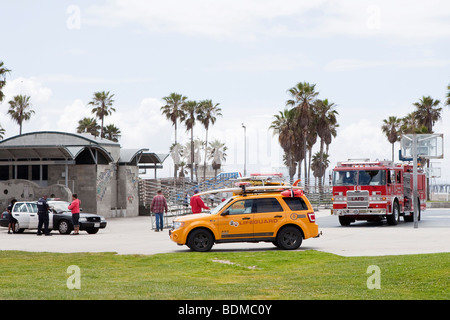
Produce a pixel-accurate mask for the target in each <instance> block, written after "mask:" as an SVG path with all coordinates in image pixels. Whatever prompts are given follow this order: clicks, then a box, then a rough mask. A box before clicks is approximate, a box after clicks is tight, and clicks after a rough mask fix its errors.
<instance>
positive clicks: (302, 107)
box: [286, 82, 319, 177]
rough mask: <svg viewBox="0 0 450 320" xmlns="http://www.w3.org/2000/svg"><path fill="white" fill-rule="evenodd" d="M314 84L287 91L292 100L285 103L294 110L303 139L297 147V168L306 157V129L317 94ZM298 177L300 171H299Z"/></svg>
mask: <svg viewBox="0 0 450 320" xmlns="http://www.w3.org/2000/svg"><path fill="white" fill-rule="evenodd" d="M315 87H316V85H315V84H309V83H308V82H299V83H297V85H296V86H294V87H292V88H291V89H289V90H288V92H289V93H290V95H291V97H292V99H289V100H287V101H286V105H287V106H291V107H293V108H295V109H296V112H297V125H298V127H299V130H300V131H301V137H302V138H303V139H302V140H299V141H303V145H299V150H297V151H298V152H297V154H296V160H297V161H298V162H299V167H300V165H301V162H302V161H303V159H305V155H306V139H305V137H306V136H307V134H308V133H307V132H308V127H309V125H310V122H311V121H312V111H311V105H312V104H313V102H314V100H315V98H316V97H317V95H318V94H319V92H316V91H315ZM305 174H306V162H305ZM299 177H300V170H299Z"/></svg>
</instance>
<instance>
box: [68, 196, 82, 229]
mask: <svg viewBox="0 0 450 320" xmlns="http://www.w3.org/2000/svg"><path fill="white" fill-rule="evenodd" d="M80 205H81V201H80V199H78V195H77V194H76V193H74V194H73V195H72V203H71V204H70V205H69V210H70V211H72V222H73V228H74V233H73V234H75V235H77V234H79V232H80V222H79V220H80Z"/></svg>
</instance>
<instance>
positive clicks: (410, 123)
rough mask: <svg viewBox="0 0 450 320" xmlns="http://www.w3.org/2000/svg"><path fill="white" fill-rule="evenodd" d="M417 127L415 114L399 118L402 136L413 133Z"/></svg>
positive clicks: (411, 113)
mask: <svg viewBox="0 0 450 320" xmlns="http://www.w3.org/2000/svg"><path fill="white" fill-rule="evenodd" d="M418 126H419V124H418V122H417V117H416V114H415V112H410V113H408V114H407V115H406V116H405V117H403V118H401V126H400V131H401V133H402V134H412V133H415V131H416V128H417V127H418Z"/></svg>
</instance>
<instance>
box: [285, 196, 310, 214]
mask: <svg viewBox="0 0 450 320" xmlns="http://www.w3.org/2000/svg"><path fill="white" fill-rule="evenodd" d="M283 200H284V202H286V204H287V205H288V206H289V209H291V210H292V211H301V210H308V206H307V205H306V203H305V201H304V200H303V199H302V198H296V197H295V198H283Z"/></svg>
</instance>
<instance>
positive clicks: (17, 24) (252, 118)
mask: <svg viewBox="0 0 450 320" xmlns="http://www.w3.org/2000/svg"><path fill="white" fill-rule="evenodd" d="M0 28H1V30H2V33H1V42H0V61H3V62H4V64H5V67H7V68H8V69H11V72H10V74H9V75H8V76H7V78H6V80H7V85H6V87H5V88H4V90H3V91H4V93H5V95H6V98H5V100H4V101H3V103H2V104H0V124H1V125H2V126H3V128H4V129H5V130H6V134H5V138H8V137H11V136H15V135H17V134H18V133H19V127H18V125H17V124H15V123H14V122H12V120H11V119H10V117H9V116H8V115H7V110H8V107H9V105H8V101H9V100H11V99H12V97H13V96H14V95H17V94H26V95H29V96H31V103H32V109H33V110H34V111H35V114H34V115H33V117H32V119H31V120H30V121H28V122H25V123H24V125H23V131H24V132H33V131H43V130H54V131H67V132H76V127H77V125H78V121H79V120H81V119H82V118H84V117H92V116H93V115H92V114H91V109H92V108H91V107H90V106H88V103H89V102H90V101H91V100H92V97H93V94H94V92H97V91H110V92H111V93H112V94H114V100H115V101H114V108H115V109H116V112H115V113H114V114H113V115H112V116H110V117H107V118H106V119H105V124H110V123H112V124H115V125H116V126H117V127H119V129H120V130H121V132H122V137H121V139H120V143H121V146H122V147H123V148H126V149H130V148H147V149H149V151H150V152H155V153H168V152H169V148H170V145H171V144H172V143H173V142H174V139H175V135H174V130H173V126H172V124H171V123H170V122H169V121H168V120H166V119H165V118H164V117H163V116H162V114H161V111H160V107H161V106H162V105H163V100H162V98H163V97H165V96H168V95H169V94H170V93H172V92H177V93H181V94H183V95H185V96H187V97H188V98H189V99H191V100H204V99H211V100H212V101H213V102H214V103H219V104H220V108H221V109H222V114H223V116H222V117H219V118H218V119H217V122H216V124H215V125H214V126H213V127H212V128H211V129H210V131H209V139H208V140H209V141H211V140H213V139H219V140H221V141H222V142H225V143H226V146H227V148H228V150H227V160H226V162H225V163H224V170H225V171H241V172H243V169H244V141H245V136H244V132H246V139H247V172H248V173H257V172H259V173H266V172H275V171H282V172H283V170H284V169H283V168H282V167H283V164H282V155H283V152H282V150H281V148H280V147H279V145H278V142H277V136H273V132H272V131H271V130H269V126H270V124H271V122H272V121H273V119H274V118H273V116H274V115H275V114H277V113H278V112H279V111H282V110H283V109H284V108H285V106H286V100H288V99H289V98H290V97H289V95H288V92H287V91H288V89H289V88H291V87H293V86H295V85H296V84H297V83H299V82H309V83H311V84H316V91H318V92H319V93H320V94H319V96H318V98H320V99H328V100H329V101H330V102H333V103H335V105H336V111H337V112H338V113H339V115H338V123H339V128H338V134H337V137H336V138H335V139H334V140H333V142H332V144H331V145H330V150H329V153H330V168H329V169H330V170H331V169H332V168H333V167H334V166H335V165H336V163H337V162H338V161H343V160H347V159H354V158H358V159H361V158H370V159H371V160H376V159H379V160H383V159H390V158H391V145H390V143H389V142H388V141H387V139H386V137H385V136H384V135H383V133H382V132H381V125H382V122H383V119H387V118H388V117H389V116H397V117H403V116H405V115H406V114H408V113H409V112H412V111H414V106H413V103H414V102H417V101H418V100H419V99H420V98H421V97H422V96H431V97H432V98H434V99H439V100H441V107H442V108H443V112H442V120H441V121H439V122H437V123H436V124H435V127H434V131H435V132H437V133H443V134H444V143H445V145H444V155H447V157H444V159H441V160H433V167H435V168H440V171H441V174H440V175H441V178H439V179H437V182H448V183H450V162H449V160H448V159H449V158H448V156H449V154H448V152H449V150H450V149H449V147H450V144H449V141H450V139H449V138H447V137H449V134H450V126H449V125H448V122H449V121H450V107H448V106H445V105H444V101H445V97H446V94H447V86H448V85H449V84H450V2H448V1H447V0H430V1H416V0H408V1H406V0H401V1H396V0H389V1H384V0H382V1H378V0H372V1H365V0H343V1H342V0H341V1H331V0H315V1H302V0H276V1H274V0H239V1H237V0H164V1H153V0H147V1H144V0H127V1H123V0H94V1H91V0H90V1H87V0H72V1H65V0H58V1H56V0H54V1H50V0H41V1H31V0H29V1H26V0H17V1H6V0H0ZM242 123H244V124H245V127H246V130H245V131H244V129H243V127H242ZM194 136H195V137H198V138H201V139H204V136H205V130H204V129H203V128H202V127H201V126H200V125H197V126H195V127H194ZM189 137H190V134H189V133H187V132H186V131H185V128H184V127H183V126H179V130H178V141H181V142H187V141H188V140H189ZM318 148H319V143H317V145H316V147H315V148H314V150H313V151H314V152H316V151H318ZM399 148H400V145H399V144H396V146H395V149H396V160H397V158H398V150H399ZM437 171H439V169H438V170H437ZM172 174H173V167H172V160H171V158H170V157H169V158H168V159H167V160H166V162H164V169H163V170H160V172H159V173H158V177H163V176H171V175H172Z"/></svg>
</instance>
